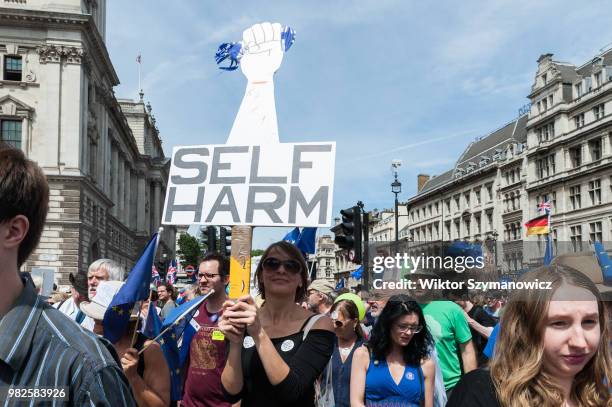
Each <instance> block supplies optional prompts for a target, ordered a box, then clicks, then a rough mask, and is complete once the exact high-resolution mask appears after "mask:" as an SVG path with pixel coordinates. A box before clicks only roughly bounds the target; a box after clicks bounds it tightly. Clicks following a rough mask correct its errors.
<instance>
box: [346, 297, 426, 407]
mask: <svg viewBox="0 0 612 407" xmlns="http://www.w3.org/2000/svg"><path fill="white" fill-rule="evenodd" d="M432 345H433V339H432V337H431V335H430V333H429V331H428V329H427V325H426V322H425V317H424V316H423V311H422V310H421V307H419V305H418V304H417V303H416V302H415V301H413V300H411V299H410V297H408V296H407V295H403V294H400V295H394V296H392V297H391V298H389V301H388V302H387V305H386V306H385V308H384V309H383V311H382V312H381V314H380V316H379V317H378V321H377V322H376V325H374V329H373V330H372V334H371V336H370V341H369V343H368V345H367V347H366V346H362V347H360V348H359V349H357V351H355V355H354V356H353V366H352V370H351V406H368V407H387V406H398V407H419V406H425V407H433V402H434V400H433V392H434V379H435V365H434V362H433V361H432V360H431V359H429V358H428V349H429V347H430V346H432Z"/></svg>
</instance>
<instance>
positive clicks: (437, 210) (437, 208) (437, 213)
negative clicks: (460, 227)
mask: <svg viewBox="0 0 612 407" xmlns="http://www.w3.org/2000/svg"><path fill="white" fill-rule="evenodd" d="M438 204H439V202H436V205H435V206H436V215H439V214H440V211H439V209H440V207H439V205H438Z"/></svg>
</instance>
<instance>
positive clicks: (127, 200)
mask: <svg viewBox="0 0 612 407" xmlns="http://www.w3.org/2000/svg"><path fill="white" fill-rule="evenodd" d="M131 184H132V169H131V168H130V167H129V165H127V163H126V167H125V208H124V210H123V212H124V213H125V215H124V216H125V218H124V219H125V225H126V226H127V227H128V228H130V225H131V223H132V219H131V213H130V206H131V200H132V188H131Z"/></svg>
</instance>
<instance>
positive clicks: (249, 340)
mask: <svg viewBox="0 0 612 407" xmlns="http://www.w3.org/2000/svg"><path fill="white" fill-rule="evenodd" d="M253 346H255V341H254V340H253V337H251V336H245V337H244V340H243V341H242V347H243V348H245V349H249V348H252V347H253Z"/></svg>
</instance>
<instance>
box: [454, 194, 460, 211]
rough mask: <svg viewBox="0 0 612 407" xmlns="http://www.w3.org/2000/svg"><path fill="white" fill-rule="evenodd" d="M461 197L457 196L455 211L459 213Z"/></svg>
mask: <svg viewBox="0 0 612 407" xmlns="http://www.w3.org/2000/svg"><path fill="white" fill-rule="evenodd" d="M459 205H460V204H459V195H455V211H456V212H459Z"/></svg>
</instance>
